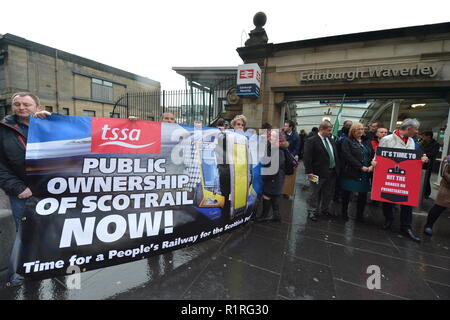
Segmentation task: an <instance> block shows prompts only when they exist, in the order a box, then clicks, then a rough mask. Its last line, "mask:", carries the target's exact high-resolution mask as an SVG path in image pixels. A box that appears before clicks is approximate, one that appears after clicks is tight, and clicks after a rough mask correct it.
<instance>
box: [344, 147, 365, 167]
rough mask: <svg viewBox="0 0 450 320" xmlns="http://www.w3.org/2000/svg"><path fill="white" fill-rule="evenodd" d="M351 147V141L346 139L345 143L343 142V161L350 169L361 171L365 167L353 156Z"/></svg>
mask: <svg viewBox="0 0 450 320" xmlns="http://www.w3.org/2000/svg"><path fill="white" fill-rule="evenodd" d="M350 145H351V142H350V140H349V139H345V140H344V141H342V156H341V157H342V160H343V162H344V163H346V164H348V165H349V166H350V167H352V168H355V169H358V170H361V168H362V167H363V166H362V164H361V162H360V161H359V160H358V159H356V158H355V157H354V156H353V154H352V152H351V148H350Z"/></svg>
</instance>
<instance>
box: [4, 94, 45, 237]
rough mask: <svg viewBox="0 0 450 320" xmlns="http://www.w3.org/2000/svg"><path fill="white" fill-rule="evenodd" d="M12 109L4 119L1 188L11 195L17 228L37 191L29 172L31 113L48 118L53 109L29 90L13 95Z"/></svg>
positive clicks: (10, 199) (41, 117)
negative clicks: (42, 104) (45, 106)
mask: <svg viewBox="0 0 450 320" xmlns="http://www.w3.org/2000/svg"><path fill="white" fill-rule="evenodd" d="M12 112H13V114H12V115H8V116H6V117H5V118H4V119H3V120H2V121H1V122H0V188H2V189H3V190H4V191H5V193H6V194H7V195H8V196H9V201H10V203H11V211H12V214H13V217H14V222H15V223H16V232H17V231H18V229H19V225H20V220H21V219H22V216H23V214H24V211H25V203H26V201H27V199H28V198H30V197H31V196H32V195H33V191H32V190H31V189H30V188H29V187H28V183H27V178H26V172H25V149H26V144H27V136H28V126H29V124H30V117H31V116H35V117H38V118H40V119H44V118H45V117H46V116H48V115H50V112H48V111H45V110H42V106H41V104H40V101H39V97H38V96H36V95H34V94H32V93H29V92H18V93H15V94H14V95H13V96H12Z"/></svg>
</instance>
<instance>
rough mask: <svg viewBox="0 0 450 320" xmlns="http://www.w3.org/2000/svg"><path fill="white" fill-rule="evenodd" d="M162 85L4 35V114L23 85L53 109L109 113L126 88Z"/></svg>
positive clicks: (0, 67)
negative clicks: (13, 96) (13, 95)
mask: <svg viewBox="0 0 450 320" xmlns="http://www.w3.org/2000/svg"><path fill="white" fill-rule="evenodd" d="M160 89H161V85H160V83H159V82H158V81H154V80H151V79H149V78H146V77H142V76H139V75H136V74H133V73H130V72H127V71H124V70H120V69H117V68H114V67H111V66H108V65H105V64H102V63H99V62H95V61H92V60H89V59H85V58H82V57H79V56H76V55H73V54H70V53H67V52H64V51H61V50H58V49H55V48H50V47H48V46H45V45H42V44H39V43H35V42H32V41H29V40H26V39H24V38H20V37H17V36H15V35H12V34H5V35H0V116H2V117H3V116H4V115H5V114H6V113H9V112H10V106H11V95H12V94H13V93H15V92H18V91H30V92H33V93H35V94H37V95H38V96H39V97H40V99H41V104H42V106H43V107H45V108H46V109H47V110H49V111H53V112H58V113H60V114H67V115H77V116H82V115H87V116H100V117H110V116H111V115H112V114H111V113H112V111H113V107H114V103H115V102H116V101H117V100H118V99H119V97H120V96H122V95H123V94H125V93H128V92H141V91H153V90H157V91H159V90H160ZM115 116H118V115H117V114H116V115H115Z"/></svg>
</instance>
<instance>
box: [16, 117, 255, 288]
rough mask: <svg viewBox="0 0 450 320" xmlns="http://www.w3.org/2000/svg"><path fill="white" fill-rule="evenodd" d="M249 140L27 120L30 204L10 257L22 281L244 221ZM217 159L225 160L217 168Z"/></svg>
mask: <svg viewBox="0 0 450 320" xmlns="http://www.w3.org/2000/svg"><path fill="white" fill-rule="evenodd" d="M249 158H250V155H249V146H248V139H247V138H246V137H245V136H244V135H241V134H238V133H234V132H226V133H221V132H220V131H219V130H218V129H215V128H207V127H204V128H201V129H194V127H189V126H183V125H178V124H172V123H160V122H150V121H143V120H139V121H130V120H128V119H113V118H90V117H69V116H60V115H52V116H49V117H48V118H47V119H44V120H40V119H36V118H32V119H31V122H30V128H29V135H28V144H27V151H26V165H27V175H28V178H29V181H28V183H29V185H30V187H31V189H32V191H33V197H32V198H30V199H29V200H28V201H27V205H26V212H25V217H24V219H23V221H22V223H21V226H20V228H19V234H18V236H17V240H16V243H15V247H14V250H13V255H12V265H13V266H14V268H15V271H16V272H17V273H19V274H22V275H24V276H25V277H28V278H33V279H43V278H49V277H53V276H60V275H67V273H66V270H67V269H68V268H69V267H71V266H77V267H79V268H80V269H81V270H82V271H87V270H92V269H97V268H102V267H106V266H111V265H116V264H121V263H126V262H130V261H134V260H138V259H142V258H146V257H150V256H153V255H158V254H161V253H164V252H167V251H171V250H176V249H178V248H182V247H184V246H186V245H192V244H195V243H198V242H200V241H203V240H207V239H210V238H212V237H214V236H218V235H220V234H222V233H223V232H226V231H228V230H232V229H234V228H236V227H238V226H240V225H242V224H243V223H245V222H246V221H248V220H249V219H250V217H251V212H252V207H253V205H254V202H255V198H256V194H255V192H254V191H253V188H252V185H251V175H252V172H251V165H250V163H249ZM222 160H223V161H222Z"/></svg>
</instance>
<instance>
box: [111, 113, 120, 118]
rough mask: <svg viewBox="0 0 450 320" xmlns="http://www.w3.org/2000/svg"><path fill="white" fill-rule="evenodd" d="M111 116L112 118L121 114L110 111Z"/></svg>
mask: <svg viewBox="0 0 450 320" xmlns="http://www.w3.org/2000/svg"><path fill="white" fill-rule="evenodd" d="M109 116H110V117H111V118H120V114H119V113H112V112H110V113H109Z"/></svg>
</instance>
